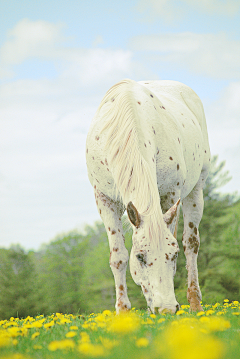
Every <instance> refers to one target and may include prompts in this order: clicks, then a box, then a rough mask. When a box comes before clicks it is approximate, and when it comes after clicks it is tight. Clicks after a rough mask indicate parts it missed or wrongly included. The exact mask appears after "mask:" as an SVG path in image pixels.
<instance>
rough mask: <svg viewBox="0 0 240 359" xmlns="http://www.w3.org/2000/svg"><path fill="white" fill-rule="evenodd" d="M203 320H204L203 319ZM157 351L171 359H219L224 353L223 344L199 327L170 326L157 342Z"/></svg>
mask: <svg viewBox="0 0 240 359" xmlns="http://www.w3.org/2000/svg"><path fill="white" fill-rule="evenodd" d="M201 319H202V318H201ZM156 347H157V351H158V352H159V354H161V355H162V357H165V358H169V359H182V358H184V359H192V358H194V359H218V358H220V357H221V356H222V355H223V353H224V345H223V343H222V342H221V341H220V340H218V339H215V338H214V337H212V336H211V335H209V334H208V335H206V334H204V333H202V332H201V330H200V328H198V327H197V325H191V326H190V325H187V324H185V323H181V322H180V323H179V325H174V326H173V325H169V327H168V328H167V329H166V331H164V333H163V335H162V336H161V337H160V338H159V340H158V341H157V342H156Z"/></svg>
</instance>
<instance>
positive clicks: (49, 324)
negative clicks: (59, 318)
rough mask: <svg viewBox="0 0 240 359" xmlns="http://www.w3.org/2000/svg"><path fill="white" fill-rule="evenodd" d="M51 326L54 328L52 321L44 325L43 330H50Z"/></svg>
mask: <svg viewBox="0 0 240 359" xmlns="http://www.w3.org/2000/svg"><path fill="white" fill-rule="evenodd" d="M53 326H54V320H52V321H51V322H50V323H46V324H44V328H45V329H48V328H51V327H53Z"/></svg>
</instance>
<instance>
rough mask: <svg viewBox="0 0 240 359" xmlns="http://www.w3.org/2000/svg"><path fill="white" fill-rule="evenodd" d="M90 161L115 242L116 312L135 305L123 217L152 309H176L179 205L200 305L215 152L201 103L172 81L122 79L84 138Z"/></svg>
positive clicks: (195, 307)
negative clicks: (206, 197)
mask: <svg viewBox="0 0 240 359" xmlns="http://www.w3.org/2000/svg"><path fill="white" fill-rule="evenodd" d="M86 159H87V167H88V176H89V180H90V182H91V184H92V186H93V188H94V194H95V199H96V204H97V208H98V212H99V214H100V216H101V218H102V220H103V222H104V225H105V228H106V231H107V235H108V239H109V246H110V266H111V269H112V272H113V275H114V279H115V287H116V311H117V313H118V312H119V311H121V310H127V309H130V307H131V304H130V301H129V299H128V295H127V286H126V268H127V263H128V259H129V255H128V251H127V249H126V248H125V245H124V242H125V240H124V235H123V228H122V222H121V217H122V215H123V213H124V211H125V209H126V210H127V214H128V218H129V220H130V222H131V225H132V228H133V235H132V249H131V255H130V271H131V275H132V277H133V280H134V281H135V283H136V284H138V285H141V287H142V291H143V294H144V296H145V298H146V301H147V304H148V307H149V308H150V309H151V311H152V312H153V313H156V312H159V313H165V312H171V313H175V312H176V310H177V309H178V308H179V304H178V303H177V301H176V298H175V293H174V283H173V279H174V275H175V272H176V260H177V255H178V252H179V246H178V242H177V240H176V233H177V222H178V216H179V210H180V206H179V203H180V201H181V203H182V210H183V218H184V232H183V239H182V242H183V249H184V253H185V256H186V262H187V270H188V290H187V299H188V302H189V303H190V310H192V311H201V310H202V307H201V304H200V301H201V292H200V288H199V282H198V269H197V255H198V249H199V244H200V237H199V231H198V226H199V223H200V220H201V218H202V213H203V186H204V183H205V180H206V178H207V175H208V170H209V166H210V150H209V144H208V135H207V127H206V120H205V115H204V110H203V106H202V103H201V100H200V99H199V97H198V96H197V95H196V94H195V92H194V91H193V90H192V89H190V88H189V87H188V86H186V85H184V84H181V83H179V82H175V81H140V82H135V81H133V80H128V79H126V80H123V81H121V82H119V83H117V84H116V85H114V86H113V87H112V88H111V89H110V90H109V91H108V92H107V93H106V95H105V96H104V98H103V100H102V102H101V103H100V106H99V108H98V110H97V112H96V114H95V116H94V118H93V121H92V123H91V127H90V130H89V133H88V136H87V144H86Z"/></svg>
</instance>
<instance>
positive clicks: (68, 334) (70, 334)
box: [66, 331, 77, 338]
mask: <svg viewBox="0 0 240 359" xmlns="http://www.w3.org/2000/svg"><path fill="white" fill-rule="evenodd" d="M75 335H77V333H76V332H74V331H70V332H68V333H67V334H66V338H73V337H75Z"/></svg>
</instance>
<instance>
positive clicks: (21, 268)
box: [0, 245, 36, 319]
mask: <svg viewBox="0 0 240 359" xmlns="http://www.w3.org/2000/svg"><path fill="white" fill-rule="evenodd" d="M35 289H36V272H35V268H34V263H33V261H32V258H31V254H30V253H26V252H25V251H24V250H23V249H22V248H21V247H20V246H19V245H17V246H12V247H11V248H10V249H1V250H0V317H1V318H2V319H7V318H10V317H12V316H14V317H16V316H19V317H25V316H27V315H34V314H36V290H35Z"/></svg>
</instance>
